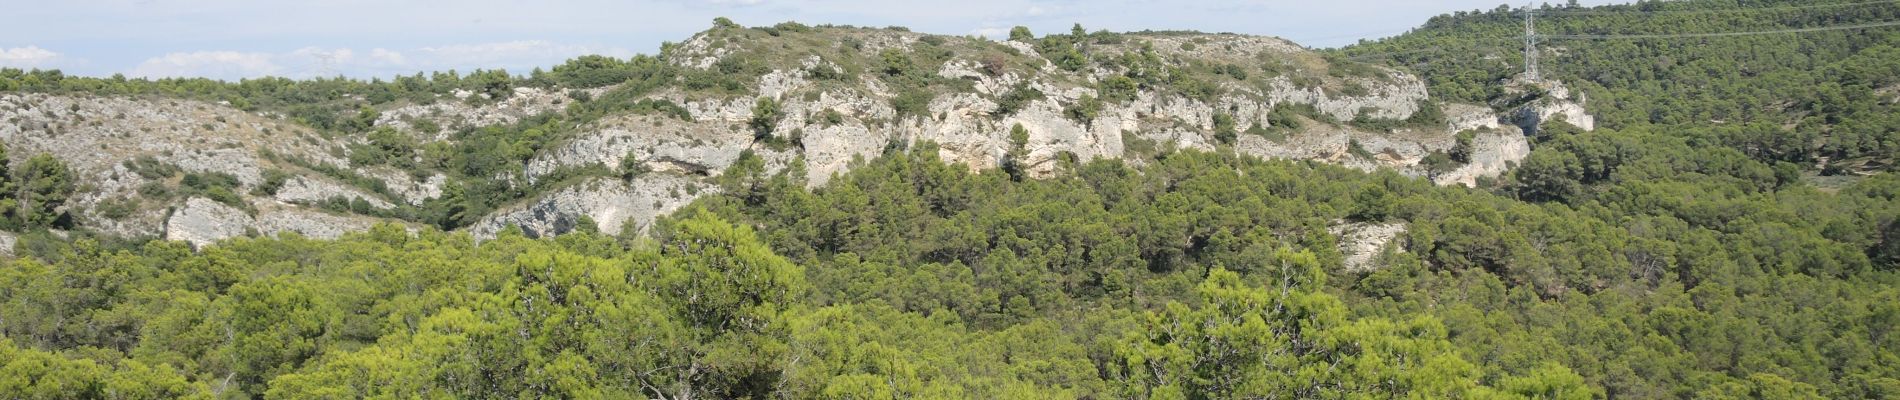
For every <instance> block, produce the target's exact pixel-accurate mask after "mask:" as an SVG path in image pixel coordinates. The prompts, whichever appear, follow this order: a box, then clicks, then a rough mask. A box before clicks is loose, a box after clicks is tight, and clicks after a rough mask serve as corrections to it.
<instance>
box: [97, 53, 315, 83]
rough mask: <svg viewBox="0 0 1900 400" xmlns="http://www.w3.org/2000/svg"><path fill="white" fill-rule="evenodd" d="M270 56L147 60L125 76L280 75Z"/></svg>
mask: <svg viewBox="0 0 1900 400" xmlns="http://www.w3.org/2000/svg"><path fill="white" fill-rule="evenodd" d="M273 58H275V57H274V56H272V55H270V54H267V53H241V52H235V51H197V52H190V53H171V54H166V55H164V56H160V57H157V58H152V59H148V60H145V62H143V63H139V65H138V66H137V67H133V68H132V71H131V72H128V73H126V75H129V76H132V77H140V78H172V77H206V78H214V79H238V78H251V77H259V76H266V75H281V74H282V73H283V70H284V68H283V67H282V66H280V65H278V64H277V63H276V62H275V61H272V59H273Z"/></svg>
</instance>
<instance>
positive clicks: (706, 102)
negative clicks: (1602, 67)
mask: <svg viewBox="0 0 1900 400" xmlns="http://www.w3.org/2000/svg"><path fill="white" fill-rule="evenodd" d="M4 79H5V81H6V82H7V83H6V84H5V85H4V86H0V87H17V88H19V90H20V91H21V92H16V93H13V94H6V95H4V96H5V97H4V98H3V99H0V113H3V114H0V118H4V119H6V120H10V121H14V123H12V124H9V125H8V126H7V127H6V128H5V129H4V130H0V139H4V140H5V141H6V143H7V144H8V145H9V147H10V148H11V149H12V150H13V154H16V155H20V156H30V155H33V154H39V153H50V154H53V155H54V156H56V157H57V158H59V159H61V160H66V161H67V162H68V163H70V164H71V165H72V166H73V168H74V170H75V171H76V173H77V174H78V175H79V176H81V177H83V179H82V180H83V181H85V182H89V183H92V184H90V185H81V186H80V187H79V189H80V190H79V191H78V193H76V195H75V196H73V200H72V201H71V202H70V203H69V205H68V206H67V207H65V210H66V212H68V213H70V214H72V215H73V216H74V217H75V218H73V221H75V222H73V226H72V228H79V229H83V230H92V231H97V232H101V233H105V234H110V235H115V236H122V237H137V236H151V237H161V238H167V239H174V240H188V241H191V242H193V243H197V244H206V243H210V242H213V241H216V240H218V239H222V238H228V237H233V236H240V235H245V234H271V233H275V232H282V231H295V232H300V233H302V234H304V235H309V236H314V237H335V236H336V235H337V234H338V233H341V232H345V231H352V230H361V229H362V228H364V227H366V226H367V223H368V221H378V220H385V221H387V220H395V221H401V222H404V223H410V224H414V225H419V226H420V225H433V226H435V227H437V228H440V229H469V230H471V231H472V232H474V233H475V234H476V235H478V236H482V237H490V236H492V235H493V234H494V233H495V232H498V231H500V230H502V229H503V228H506V227H509V226H519V227H521V228H523V229H524V230H526V231H527V232H528V233H530V234H532V235H545V234H553V233H560V232H565V231H567V230H569V229H572V228H573V227H574V226H575V225H576V223H577V222H578V221H580V220H581V219H583V217H585V218H586V219H588V220H591V221H593V222H594V223H595V224H596V225H597V226H598V228H599V229H601V230H604V231H607V232H610V233H620V232H623V231H626V232H629V233H633V232H639V231H643V230H644V229H646V228H647V226H648V225H649V224H650V222H651V221H652V220H653V218H654V217H656V216H659V215H664V214H666V213H669V212H671V211H672V210H675V209H677V208H678V207H680V206H681V205H684V204H686V203H689V202H690V201H691V200H693V199H694V198H696V197H698V196H699V195H700V194H702V193H711V192H713V191H716V190H717V185H716V184H715V183H716V182H715V180H714V179H713V178H714V177H715V176H717V175H719V174H720V173H722V172H723V171H725V170H726V169H728V168H730V167H731V166H732V165H734V163H735V162H739V161H740V160H741V159H742V158H757V159H758V160H757V162H758V163H760V164H761V165H762V167H763V168H764V169H765V171H766V172H768V173H776V172H778V171H780V170H783V169H786V168H794V167H793V165H795V164H796V167H795V168H799V169H800V170H801V171H803V172H802V173H803V175H804V176H803V178H804V180H805V181H806V182H808V183H809V184H812V185H822V184H824V183H825V182H826V181H827V180H828V179H829V178H830V177H831V176H832V175H833V174H836V173H839V172H842V171H845V170H847V169H848V168H849V166H850V165H852V163H853V162H854V160H865V159H872V158H876V157H878V156H880V155H881V154H885V153H887V152H889V151H891V150H892V149H903V148H906V147H909V146H912V145H915V144H917V143H922V142H931V143H936V144H937V145H938V147H939V148H940V149H941V150H940V152H941V153H942V154H941V156H942V158H943V159H944V160H946V161H948V162H953V163H958V164H963V165H966V166H968V167H970V168H972V169H973V170H981V169H992V168H998V167H1007V169H1009V170H1010V171H1014V172H1012V173H1020V174H1022V175H1025V176H1032V177H1043V176H1050V175H1052V174H1055V173H1057V171H1060V170H1063V169H1064V168H1071V167H1072V166H1073V165H1074V164H1075V163H1079V162H1087V161H1088V160H1091V159H1096V158H1107V159H1124V160H1130V161H1133V162H1140V160H1142V159H1144V158H1145V157H1149V156H1152V155H1153V154H1156V153H1157V152H1161V151H1163V150H1164V149H1202V150H1212V149H1215V148H1217V147H1219V148H1231V149H1233V150H1234V151H1237V152H1240V153H1244V154H1252V155H1258V156H1263V157H1270V158H1287V159H1312V160H1321V161H1326V162H1331V163H1337V164H1341V165H1347V166H1352V167H1355V168H1361V169H1367V170H1370V169H1375V168H1392V169H1395V170H1398V171H1400V172H1401V173H1404V174H1407V175H1414V176H1430V177H1431V178H1433V179H1435V180H1437V181H1439V182H1441V183H1445V184H1452V183H1459V184H1464V185H1469V186H1478V185H1479V182H1480V181H1481V180H1482V181H1489V180H1491V179H1492V178H1495V177H1496V176H1498V175H1499V174H1500V173H1502V172H1503V171H1504V170H1505V168H1507V165H1509V164H1511V163H1514V162H1516V161H1518V160H1520V159H1521V158H1522V157H1523V156H1524V155H1525V154H1526V153H1528V148H1527V147H1526V145H1525V140H1524V137H1523V135H1522V134H1521V132H1520V131H1519V129H1517V128H1518V127H1517V126H1515V125H1512V124H1508V123H1503V122H1513V121H1514V120H1517V121H1520V122H1524V123H1527V124H1531V125H1535V123H1536V122H1534V121H1528V120H1526V119H1524V118H1515V119H1513V118H1503V117H1501V116H1515V115H1518V114H1517V113H1515V110H1513V109H1505V110H1501V111H1504V112H1500V110H1495V109H1493V108H1490V107H1486V106H1480V105H1467V104H1457V103H1446V102H1440V101H1437V100H1434V99H1433V98H1431V97H1430V96H1428V94H1427V92H1426V90H1425V88H1424V84H1423V83H1422V82H1420V81H1419V80H1418V79H1417V78H1415V77H1413V76H1411V75H1408V74H1405V73H1401V72H1397V71H1393V70H1390V69H1384V68H1379V67H1374V66H1369V65H1364V64H1358V63H1353V62H1347V61H1341V60H1329V59H1327V58H1326V57H1323V56H1321V55H1320V54H1318V53H1314V52H1311V51H1308V50H1306V49H1304V48H1302V47H1300V46H1298V45H1295V44H1293V43H1290V42H1286V41H1283V40H1280V39H1275V38H1266V37H1250V36H1242V35H1231V34H1199V33H1129V34H1116V33H1108V32H1098V33H1083V32H1081V31H1077V32H1074V33H1072V34H1071V35H1050V36H1045V37H1042V38H1039V39H1038V38H1027V39H1021V40H1013V41H1003V42H996V41H989V40H985V39H972V38H964V37H950V36H935V35H926V34H918V33H911V32H907V31H903V30H895V29H865V28H851V27H806V26H803V25H798V24H789V23H788V24H781V25H777V26H772V27H762V28H741V27H738V26H733V25H720V26H718V27H715V28H714V29H712V30H709V31H706V32H703V33H700V34H697V35H694V36H693V37H691V38H689V39H687V40H686V41H684V42H681V43H679V44H674V45H669V46H667V48H666V51H664V52H663V53H662V54H661V55H659V56H655V57H646V56H642V57H638V58H635V59H632V60H614V59H606V58H598V57H594V58H582V59H577V60H574V61H572V62H569V63H568V64H566V65H562V66H559V67H556V68H555V69H553V70H552V71H549V72H541V71H536V73H533V74H529V75H528V76H525V77H510V76H508V75H504V74H500V73H498V71H477V72H475V73H473V74H470V75H468V76H466V77H463V76H459V75H445V74H437V75H434V76H430V77H427V78H425V77H423V76H421V75H417V76H414V77H404V78H400V79H397V80H395V81H393V82H382V81H372V82H359V81H306V82H292V81H283V80H273V79H263V80H253V81H245V82H240V83H218V82H209V81H192V80H165V81H156V82H151V81H142V80H132V81H128V80H123V79H117V78H113V79H94V78H79V77H65V76H60V75H57V73H56V72H52V73H49V72H34V73H22V72H18V71H14V72H9V73H7V74H5V78H4ZM1562 97H1563V96H1552V98H1553V99H1554V100H1555V101H1556V103H1552V104H1553V105H1540V106H1537V107H1543V108H1540V109H1541V110H1546V111H1545V112H1544V114H1545V115H1548V114H1550V113H1551V112H1555V111H1559V110H1562V109H1561V108H1558V107H1560V106H1561V105H1562V104H1569V103H1567V102H1566V101H1567V100H1564V99H1563V98H1562ZM1571 107H1572V109H1573V110H1570V111H1568V112H1569V113H1570V114H1571V115H1573V116H1579V117H1580V118H1587V116H1584V115H1583V114H1581V110H1580V109H1577V108H1575V106H1574V105H1572V106H1571ZM1527 126H1528V125H1527ZM1018 131H1020V132H1018ZM135 133H136V134H135ZM1018 133H1020V135H1019V136H1020V137H1018V135H1017V134H1018ZM1461 134H1462V136H1461ZM95 147H97V148H98V149H102V150H109V151H96V150H94V148H95ZM1450 153H1456V154H1458V155H1459V156H1458V157H1456V159H1457V161H1452V160H1451V159H1452V157H1446V156H1444V154H1450ZM1434 154H1438V155H1440V156H1439V157H1437V158H1434V159H1432V162H1430V163H1427V162H1426V161H1427V159H1428V158H1430V157H1431V156H1432V155H1434ZM122 161H123V162H122ZM135 161H136V162H135ZM1065 166H1068V167H1065ZM153 170H162V171H173V172H174V173H157V172H153ZM191 174H198V175H205V176H215V177H218V178H233V179H211V180H210V181H214V182H216V183H219V184H226V185H228V186H229V187H228V188H225V189H222V190H223V192H221V193H222V194H220V195H218V196H215V197H207V196H205V195H203V194H194V193H191V192H192V191H191V190H179V189H176V187H178V186H180V185H179V184H178V182H177V180H178V179H179V176H185V177H187V178H193V177H192V176H189V175H191ZM218 174H229V176H228V177H226V176H224V175H218ZM197 181H198V180H197V179H195V178H194V179H193V182H197ZM159 186H164V188H161V187H159ZM167 188H172V189H167ZM187 189H189V188H187ZM199 191H200V192H202V191H203V190H199ZM164 192H171V193H170V194H167V193H164ZM193 198H206V199H208V200H213V201H194V200H192V199H193Z"/></svg>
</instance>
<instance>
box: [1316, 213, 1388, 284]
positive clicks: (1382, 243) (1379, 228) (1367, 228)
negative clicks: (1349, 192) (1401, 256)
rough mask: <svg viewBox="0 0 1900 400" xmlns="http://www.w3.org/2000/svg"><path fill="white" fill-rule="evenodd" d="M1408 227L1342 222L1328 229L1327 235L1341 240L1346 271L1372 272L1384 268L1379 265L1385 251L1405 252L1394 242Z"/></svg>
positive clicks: (1340, 244)
mask: <svg viewBox="0 0 1900 400" xmlns="http://www.w3.org/2000/svg"><path fill="white" fill-rule="evenodd" d="M1405 228H1406V224H1405V223H1401V222H1391V223H1369V222H1353V223H1346V222H1343V221H1342V222H1339V223H1337V224H1334V225H1333V226H1332V227H1330V228H1327V230H1328V232H1330V233H1332V234H1333V236H1336V237H1338V238H1339V253H1340V255H1343V256H1345V262H1344V263H1343V264H1344V267H1345V269H1346V272H1349V273H1356V272H1370V271H1375V270H1378V269H1379V268H1382V267H1384V265H1380V264H1379V263H1378V260H1379V257H1380V256H1381V255H1383V254H1385V252H1386V251H1388V250H1390V251H1399V252H1403V251H1405V248H1404V247H1403V246H1396V245H1394V243H1393V242H1392V239H1394V238H1397V237H1398V236H1399V235H1400V234H1404V233H1405Z"/></svg>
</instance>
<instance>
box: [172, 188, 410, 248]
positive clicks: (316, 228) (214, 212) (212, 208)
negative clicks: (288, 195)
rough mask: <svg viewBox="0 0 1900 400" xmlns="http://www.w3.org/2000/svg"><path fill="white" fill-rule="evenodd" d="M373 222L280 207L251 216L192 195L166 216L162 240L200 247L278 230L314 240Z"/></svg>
mask: <svg viewBox="0 0 1900 400" xmlns="http://www.w3.org/2000/svg"><path fill="white" fill-rule="evenodd" d="M377 222H380V221H378V220H377V219H374V218H366V217H358V216H345V215H335V214H329V213H325V212H322V211H316V210H311V209H306V208H298V207H283V206H270V207H264V208H260V209H259V210H258V212H257V214H256V215H252V214H250V213H249V212H247V211H245V210H241V209H238V208H236V207H232V206H230V205H226V204H223V203H219V202H216V201H212V200H210V199H205V198H202V197H193V198H191V199H188V200H186V201H185V205H184V207H180V208H179V209H177V210H175V211H173V212H172V214H171V216H170V217H169V218H167V219H166V221H165V240H180V241H185V242H189V243H191V244H192V246H195V247H202V246H205V245H209V244H212V243H217V242H218V241H221V240H224V239H229V238H234V237H239V236H249V235H276V234H278V233H282V232H297V233H298V234H301V235H303V236H305V237H310V238H317V239H335V238H337V237H340V236H343V234H346V233H350V232H357V231H363V230H368V229H369V227H370V226H372V225H375V224H376V223H377Z"/></svg>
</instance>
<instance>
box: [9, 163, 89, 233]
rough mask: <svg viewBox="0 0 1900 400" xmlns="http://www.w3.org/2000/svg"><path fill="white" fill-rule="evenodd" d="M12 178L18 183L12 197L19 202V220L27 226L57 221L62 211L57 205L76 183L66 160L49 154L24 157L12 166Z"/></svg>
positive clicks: (63, 213)
mask: <svg viewBox="0 0 1900 400" xmlns="http://www.w3.org/2000/svg"><path fill="white" fill-rule="evenodd" d="M13 173H14V174H15V175H14V176H13V181H14V182H18V183H19V185H20V188H19V194H18V196H17V197H14V199H18V202H19V207H20V208H19V212H18V214H17V215H18V216H19V221H20V222H21V223H24V224H25V225H27V226H35V227H45V226H52V225H54V224H55V223H59V222H60V220H61V219H63V218H64V217H65V215H66V213H65V211H64V210H61V207H62V206H64V205H66V200H67V199H68V198H70V197H72V194H73V190H75V189H76V187H77V182H76V181H75V179H76V177H74V176H73V171H72V169H71V168H68V167H66V163H65V162H63V161H60V160H59V159H58V158H54V157H53V155H51V154H46V153H40V154H37V155H34V156H33V157H32V158H28V159H27V160H26V163H24V164H22V165H21V166H20V168H19V169H17V170H14V171H13Z"/></svg>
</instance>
